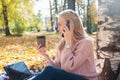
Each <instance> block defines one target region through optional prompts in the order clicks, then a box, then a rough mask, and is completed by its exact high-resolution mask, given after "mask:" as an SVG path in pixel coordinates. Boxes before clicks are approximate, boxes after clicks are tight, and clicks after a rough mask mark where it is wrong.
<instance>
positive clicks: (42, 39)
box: [37, 36, 46, 47]
mask: <svg viewBox="0 0 120 80" xmlns="http://www.w3.org/2000/svg"><path fill="white" fill-rule="evenodd" d="M37 44H38V45H40V44H41V47H45V46H46V37H45V36H37Z"/></svg>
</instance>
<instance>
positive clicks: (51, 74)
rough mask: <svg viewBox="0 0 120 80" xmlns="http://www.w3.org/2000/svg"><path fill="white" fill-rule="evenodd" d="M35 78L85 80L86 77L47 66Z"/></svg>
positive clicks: (41, 79)
mask: <svg viewBox="0 0 120 80" xmlns="http://www.w3.org/2000/svg"><path fill="white" fill-rule="evenodd" d="M33 80H85V79H84V78H82V77H80V76H78V75H75V74H72V73H68V72H66V71H64V70H61V69H59V68H56V67H53V66H46V67H45V69H44V70H43V71H41V72H40V73H39V74H38V75H37V76H36V77H35V78H34V79H33Z"/></svg>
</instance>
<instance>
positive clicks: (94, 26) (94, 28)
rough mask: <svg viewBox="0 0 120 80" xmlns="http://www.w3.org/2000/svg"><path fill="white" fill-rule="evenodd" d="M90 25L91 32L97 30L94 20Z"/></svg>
mask: <svg viewBox="0 0 120 80" xmlns="http://www.w3.org/2000/svg"><path fill="white" fill-rule="evenodd" d="M91 26H92V32H96V31H97V24H95V23H94V22H91Z"/></svg>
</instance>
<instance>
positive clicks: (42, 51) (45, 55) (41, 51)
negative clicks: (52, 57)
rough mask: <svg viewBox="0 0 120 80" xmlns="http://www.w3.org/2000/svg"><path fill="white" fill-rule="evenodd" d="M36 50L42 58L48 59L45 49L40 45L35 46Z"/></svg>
mask: <svg viewBox="0 0 120 80" xmlns="http://www.w3.org/2000/svg"><path fill="white" fill-rule="evenodd" d="M36 50H37V51H38V52H39V53H40V54H41V55H42V56H44V57H45V58H48V57H49V55H48V54H47V52H46V48H45V47H41V44H40V45H37V46H36Z"/></svg>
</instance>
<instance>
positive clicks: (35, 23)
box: [27, 11, 43, 32]
mask: <svg viewBox="0 0 120 80" xmlns="http://www.w3.org/2000/svg"><path fill="white" fill-rule="evenodd" d="M42 28H43V21H42V18H41V13H40V11H39V12H38V13H37V14H36V15H33V16H32V18H31V20H30V26H29V27H28V29H27V30H28V31H34V32H39V31H40V30H41V29H42Z"/></svg>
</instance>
